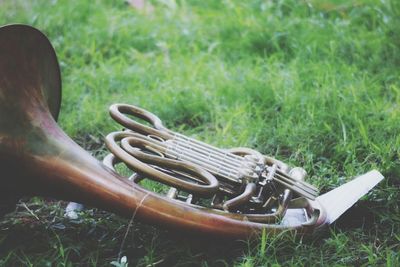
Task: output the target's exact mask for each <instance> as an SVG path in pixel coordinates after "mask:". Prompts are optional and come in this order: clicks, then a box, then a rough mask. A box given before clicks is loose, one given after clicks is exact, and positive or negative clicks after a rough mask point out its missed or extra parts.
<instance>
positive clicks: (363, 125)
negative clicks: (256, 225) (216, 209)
mask: <svg viewBox="0 0 400 267" xmlns="http://www.w3.org/2000/svg"><path fill="white" fill-rule="evenodd" d="M151 5H152V8H151V9H148V10H146V11H143V10H142V11H140V10H136V9H134V8H133V7H131V6H130V5H129V4H127V3H125V2H124V1H121V0H118V1H112V0H109V1H99V0H92V1H68V0H59V1H57V0H52V1H26V0H1V1H0V25H4V24H10V23H25V24H29V25H32V26H34V27H37V28H39V29H40V30H42V31H43V32H44V33H45V34H46V35H47V36H48V37H49V39H50V40H51V42H52V44H53V46H54V47H55V50H56V52H57V55H58V58H59V63H60V66H61V70H62V81H63V103H62V109H61V114H60V119H59V124H60V125H61V127H62V128H63V129H64V130H65V132H66V133H67V134H68V135H70V136H71V137H72V138H73V139H74V140H75V141H77V142H78V143H79V144H80V145H82V146H83V147H84V148H85V149H87V150H89V151H91V152H92V153H93V155H95V156H96V157H98V158H99V159H101V158H102V157H103V156H104V155H105V154H106V149H105V146H104V144H103V138H104V136H105V135H106V134H107V133H109V132H111V131H114V130H117V129H119V128H120V126H118V125H117V124H116V123H114V122H113V121H112V120H111V119H110V118H109V116H108V112H107V110H108V107H109V105H111V104H112V103H116V102H124V103H130V104H134V105H138V106H141V107H143V108H145V109H147V110H150V111H152V112H153V113H155V114H158V115H159V117H160V118H161V119H162V120H163V121H164V122H165V124H166V125H167V126H168V127H169V128H171V129H174V130H176V131H179V132H182V133H185V134H187V135H190V136H192V137H195V138H197V139H200V140H203V141H206V142H208V143H211V144H214V145H218V146H220V147H237V146H247V147H251V148H255V149H257V150H259V151H260V152H263V153H265V154H268V155H272V156H274V157H276V158H278V159H280V160H283V161H285V162H288V163H290V164H292V165H297V166H303V167H304V168H305V169H306V170H307V171H308V173H309V178H308V181H309V182H310V183H312V184H314V185H316V186H317V187H319V188H320V189H321V191H322V192H326V191H328V190H330V189H332V188H335V187H337V186H339V185H341V184H343V183H345V182H346V181H349V180H350V179H351V178H352V177H354V176H356V175H359V174H362V173H364V172H367V171H369V170H371V169H373V168H376V169H378V170H380V171H381V172H382V173H383V175H384V176H385V180H384V181H383V182H381V184H380V185H379V186H378V187H377V188H376V189H375V190H373V191H372V192H371V193H369V194H368V195H367V196H366V197H364V198H363V199H362V200H361V201H359V202H358V204H357V205H356V206H354V207H353V208H352V209H351V210H350V211H349V212H347V213H346V214H345V215H344V216H343V217H342V218H340V219H339V220H338V221H337V222H336V223H335V224H334V225H332V226H331V227H330V228H329V230H328V232H326V233H324V234H323V235H320V236H316V237H311V238H306V239H301V238H294V237H291V236H287V235H283V236H278V237H272V236H269V235H265V236H263V237H262V238H261V237H260V240H255V241H251V242H250V241H240V242H236V243H235V242H226V243H221V242H214V241H207V240H190V239H186V238H184V237H181V236H179V233H176V232H169V231H166V230H163V229H155V228H153V227H152V226H149V225H144V224H141V223H140V222H137V221H134V223H133V226H132V227H130V228H129V229H128V220H126V219H123V218H120V217H118V216H116V215H113V214H110V213H107V212H104V211H101V210H96V209H92V208H90V207H89V208H88V209H87V210H85V212H84V213H83V214H82V219H81V220H80V221H77V222H71V221H68V220H67V219H65V218H64V217H63V209H64V208H65V205H66V203H65V202H63V201H58V200H53V199H42V198H33V199H23V200H21V201H20V203H19V204H18V206H17V210H16V211H15V212H13V213H11V214H9V215H7V216H6V217H4V218H3V219H2V220H1V221H0V265H4V266H77V265H81V266H103V265H105V266H110V264H111V262H113V261H117V260H118V258H119V257H120V256H126V257H127V260H128V262H129V265H130V266H136V265H138V266H153V265H155V266H170V265H179V266H194V265H201V266H225V265H226V266H231V265H235V266H265V265H268V266H269V265H273V264H275V265H276V266H278V265H294V266H298V265H299V266H311V265H344V266H346V265H347V266H360V265H365V266H376V265H388V266H399V265H400V253H399V252H400V230H399V229H400V209H399V198H400V195H399V187H400V180H399V176H400V135H399V133H400V2H399V1H396V0H392V1H390V0H382V1H370V0H365V1H361V0H360V1H355V0H353V1H344V0H343V1H334V0H322V1H316V0H315V1H314V0H303V1H297V0H292V1H279V0H276V1H261V0H260V1H232V0H224V1H213V0H207V1H205V0H203V1H194V0H190V1H189V0H187V1H184V0H182V1H174V0H154V1H151ZM126 233H128V234H127V238H126V239H124V236H125V234H126ZM113 264H114V265H118V264H117V263H116V262H114V263H113Z"/></svg>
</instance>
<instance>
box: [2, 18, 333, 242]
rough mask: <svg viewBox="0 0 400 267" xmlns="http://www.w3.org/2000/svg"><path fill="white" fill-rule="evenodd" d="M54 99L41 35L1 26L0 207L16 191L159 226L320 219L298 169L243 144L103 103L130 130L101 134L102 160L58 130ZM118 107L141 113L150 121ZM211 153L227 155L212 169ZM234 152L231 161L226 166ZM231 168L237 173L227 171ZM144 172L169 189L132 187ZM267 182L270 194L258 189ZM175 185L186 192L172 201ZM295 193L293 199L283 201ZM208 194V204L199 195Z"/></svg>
mask: <svg viewBox="0 0 400 267" xmlns="http://www.w3.org/2000/svg"><path fill="white" fill-rule="evenodd" d="M60 101H61V79H60V70H59V67H58V62H57V58H56V55H55V52H54V50H53V48H52V46H51V44H50V42H49V41H48V39H47V38H46V37H45V36H44V35H43V34H42V33H41V32H39V31H38V30H36V29H34V28H32V27H30V26H25V25H9V26H4V27H1V28H0V185H1V186H0V209H2V208H4V207H10V204H11V203H13V201H15V200H16V199H18V198H19V197H21V196H50V197H53V198H57V199H63V200H69V201H74V202H79V203H84V204H86V205H90V206H93V207H98V208H100V209H104V210H108V211H111V212H114V213H117V214H120V215H122V216H126V217H131V216H132V214H135V219H137V220H142V221H145V222H148V223H151V224H155V225H159V226H162V227H166V228H168V229H176V230H179V231H189V232H192V233H206V234H212V235H218V236H226V237H231V238H245V237H250V236H254V235H257V234H259V233H260V232H261V231H263V229H265V230H266V231H267V232H269V233H271V234H275V233H279V232H282V231H296V232H297V233H299V234H300V233H301V234H304V233H312V232H314V231H315V230H316V229H318V228H320V227H322V226H323V225H325V224H326V223H327V216H326V213H325V210H324V208H323V207H321V206H320V204H319V202H318V198H317V199H316V200H314V199H315V197H316V195H317V194H316V192H317V191H316V189H315V188H314V187H312V186H311V185H309V184H307V183H305V182H304V181H303V178H304V175H305V173H303V172H302V171H301V169H299V168H297V169H296V168H293V169H291V168H290V167H288V166H287V165H286V164H285V163H282V162H280V161H278V160H276V159H274V158H271V157H268V156H263V155H261V154H260V153H258V152H256V151H253V150H250V149H247V148H237V149H230V150H224V151H223V152H221V151H219V150H218V149H216V148H214V147H211V146H210V145H207V144H204V143H202V142H199V141H196V140H193V139H190V140H189V139H187V137H185V136H182V135H179V134H177V133H174V132H172V131H170V130H168V129H166V128H165V127H164V126H163V125H162V122H161V120H159V119H158V118H157V117H156V116H154V115H153V114H151V113H149V112H146V111H144V110H141V109H137V108H135V107H133V106H127V105H116V106H113V107H112V108H111V110H112V111H113V109H114V111H115V112H111V115H112V116H113V117H114V119H116V120H117V121H118V122H119V123H121V124H122V125H124V126H125V127H127V128H129V129H130V130H128V131H124V132H118V133H112V134H110V135H108V137H107V140H106V142H107V146H108V147H109V149H110V150H111V152H113V154H114V155H115V156H114V155H110V156H108V157H106V159H105V161H104V162H105V163H106V165H107V166H106V165H104V164H103V163H101V162H99V161H97V160H96V159H95V158H93V157H92V156H91V155H90V154H89V153H88V152H86V151H84V150H83V149H82V148H81V147H79V146H78V145H77V144H76V143H75V142H74V141H73V140H71V139H70V138H69V137H68V136H67V135H66V134H65V133H64V132H63V131H62V130H61V129H60V128H59V126H58V125H57V123H56V119H57V116H58V112H59V109H60ZM124 114H131V115H135V116H138V117H140V118H142V119H145V120H148V121H149V122H150V123H151V124H152V127H148V126H144V125H141V124H139V123H136V122H135V121H133V120H132V119H129V118H128V117H127V116H125V115H124ZM188 140H189V141H190V142H189V141H188ZM189 143H190V145H191V146H192V147H191V148H190V149H193V151H197V152H196V153H192V155H191V156H190V157H191V158H190V159H191V160H188V158H187V155H186V154H185V153H183V154H182V153H180V151H181V150H182V149H187V148H188V147H187V144H189ZM204 149H206V151H209V150H212V151H213V155H210V159H212V160H210V161H208V162H209V163H210V164H209V165H207V164H205V161H204V158H203V157H193V155H200V154H202V155H203V154H204ZM214 154H215V155H214ZM219 156H223V157H227V160H226V161H225V159H223V160H222V161H220V162H223V164H222V165H221V166H219V165H218V164H217V162H219V161H218V160H216V158H215V157H217V158H218V157H219ZM242 159H246V160H244V161H243V164H242V165H240V168H239V167H237V166H236V165H235V164H239V163H240V162H242ZM119 161H124V162H125V163H126V164H127V165H128V166H129V167H130V168H131V169H133V170H134V171H135V172H136V174H133V175H132V177H131V178H127V177H122V176H120V175H119V174H118V173H116V172H115V171H113V167H114V165H115V164H118V163H119ZM258 165H259V166H264V167H265V168H264V169H262V168H259V169H257V168H256V167H257V166H258ZM235 166H236V167H235ZM216 168H217V169H216ZM235 168H236V169H237V170H238V171H239V172H232V169H235ZM271 173H272V174H271ZM239 174H240V175H239ZM269 175H270V177H269ZM148 178H151V179H154V180H156V181H158V182H161V183H164V184H166V185H168V186H171V189H170V190H169V191H168V193H167V194H166V195H161V194H156V193H154V192H151V191H149V190H147V189H145V188H143V187H142V186H141V185H140V181H142V180H143V179H148ZM271 181H272V183H271V184H272V185H274V186H276V192H275V191H274V192H272V193H265V192H262V191H260V190H261V189H262V188H264V185H263V183H266V184H268V183H270V182H271ZM265 188H267V187H265ZM272 188H273V187H272ZM179 191H185V192H187V193H189V195H187V196H186V197H185V199H183V200H182V199H179ZM257 194H259V195H260V196H262V197H259V196H257ZM295 195H297V196H302V197H301V198H299V199H297V200H292V196H295ZM220 196H223V197H225V199H218V197H220ZM210 198H211V202H212V203H210V202H208V203H210V206H207V205H202V201H199V199H205V200H207V201H209V200H210ZM325 199H327V198H325ZM249 203H250V204H249ZM249 205H250V206H249ZM252 205H253V206H254V207H255V208H253V207H252ZM263 209H264V210H263Z"/></svg>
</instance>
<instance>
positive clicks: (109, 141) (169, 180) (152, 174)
mask: <svg viewBox="0 0 400 267" xmlns="http://www.w3.org/2000/svg"><path fill="white" fill-rule="evenodd" d="M127 137H129V140H132V141H133V140H136V139H135V137H132V135H131V134H130V133H125V132H114V133H110V134H109V135H107V137H106V146H107V148H108V149H109V150H110V151H111V153H113V154H114V155H115V156H116V157H117V158H119V159H120V160H122V161H123V162H124V163H125V164H126V165H128V166H129V167H130V168H133V169H134V170H136V171H137V172H138V173H139V174H141V175H143V176H145V177H149V178H151V179H154V180H156V181H159V182H162V183H165V184H167V185H169V186H172V187H177V188H180V189H184V190H187V191H188V192H191V193H195V194H197V195H201V196H203V197H212V196H213V194H214V193H215V192H216V191H217V190H218V180H217V179H216V178H215V177H214V176H213V175H212V174H210V173H209V172H207V171H205V170H203V169H201V168H199V167H197V166H195V165H192V164H188V163H184V162H180V161H176V160H171V159H166V158H160V157H157V156H150V155H147V154H144V153H142V154H144V155H142V154H140V156H141V157H142V160H143V159H144V160H146V161H147V162H148V163H150V164H156V165H159V166H160V165H161V166H165V167H167V168H170V169H175V170H179V171H185V172H188V173H191V174H193V173H195V174H196V175H198V176H199V177H202V178H203V179H202V180H206V181H208V182H209V184H206V185H200V184H194V183H190V182H186V181H183V180H181V179H178V178H175V177H173V176H171V175H168V174H166V173H163V172H161V171H159V170H156V169H154V168H152V167H150V166H149V165H148V164H146V163H143V162H142V161H140V160H138V159H136V158H135V157H132V156H131V155H130V154H129V153H128V152H126V151H125V150H124V149H122V148H121V147H120V146H119V145H118V144H117V142H118V141H121V140H122V139H124V138H127ZM140 141H141V142H143V140H140Z"/></svg>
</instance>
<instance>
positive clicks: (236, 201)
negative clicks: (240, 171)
mask: <svg viewBox="0 0 400 267" xmlns="http://www.w3.org/2000/svg"><path fill="white" fill-rule="evenodd" d="M256 188H257V187H256V185H255V184H254V183H248V184H247V185H246V188H245V189H244V191H243V193H242V194H240V195H239V196H237V197H235V198H232V199H229V200H227V201H225V203H224V204H223V205H222V207H223V209H224V210H225V211H230V210H233V209H235V208H237V207H239V206H241V205H243V204H245V203H247V202H248V201H249V200H250V199H251V197H252V196H253V195H254V193H255V192H256Z"/></svg>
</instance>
